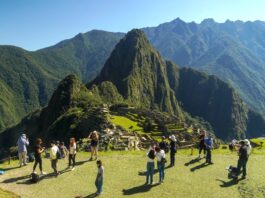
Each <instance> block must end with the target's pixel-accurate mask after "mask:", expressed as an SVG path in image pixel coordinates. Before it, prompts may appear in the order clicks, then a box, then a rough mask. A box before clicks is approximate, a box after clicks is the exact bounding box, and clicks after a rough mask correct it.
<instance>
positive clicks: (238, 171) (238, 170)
mask: <svg viewBox="0 0 265 198" xmlns="http://www.w3.org/2000/svg"><path fill="white" fill-rule="evenodd" d="M241 168H242V161H241V160H238V161H237V171H236V172H237V174H236V175H237V176H239V175H240V170H241Z"/></svg>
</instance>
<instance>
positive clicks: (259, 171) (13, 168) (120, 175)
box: [0, 150, 265, 198]
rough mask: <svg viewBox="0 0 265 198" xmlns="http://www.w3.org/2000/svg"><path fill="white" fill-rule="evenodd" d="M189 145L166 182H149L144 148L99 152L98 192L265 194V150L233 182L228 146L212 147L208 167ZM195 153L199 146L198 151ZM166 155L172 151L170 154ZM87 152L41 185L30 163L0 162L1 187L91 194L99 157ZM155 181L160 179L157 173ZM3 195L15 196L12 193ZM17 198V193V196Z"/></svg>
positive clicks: (163, 196)
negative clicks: (70, 167)
mask: <svg viewBox="0 0 265 198" xmlns="http://www.w3.org/2000/svg"><path fill="white" fill-rule="evenodd" d="M189 153H190V150H183V151H182V150H181V151H180V152H178V153H177V160H176V161H177V165H176V167H174V168H168V169H166V176H165V182H164V184H162V185H157V184H155V185H153V186H145V185H144V183H145V176H144V174H143V172H144V171H145V166H146V156H145V153H144V152H142V151H136V152H132V151H128V152H106V153H100V159H102V161H103V163H104V167H105V178H104V179H105V180H104V186H103V190H104V193H103V194H102V195H101V196H100V197H106V198H112V197H113V198H117V197H137V198H138V197H139V198H142V197H150V198H151V197H159V198H171V197H172V198H173V197H180V198H181V197H189V198H190V197H191V198H193V197H194V198H197V197H198V198H199V197H203V198H212V197H214V198H218V197H220V198H223V197H233V198H237V197H243V198H249V197H255V198H256V197H257V198H259V197H260V198H264V197H265V172H264V168H263V167H264V164H265V157H264V155H257V154H253V155H251V157H250V160H249V163H248V176H249V177H248V179H246V180H241V181H239V182H234V181H232V180H229V179H228V178H227V171H226V170H225V168H226V167H227V166H228V165H230V164H232V165H235V164H236V161H237V156H236V154H230V153H229V152H228V151H227V154H225V152H224V151H221V150H217V151H213V161H214V165H209V166H204V164H203V162H204V161H203V160H201V161H196V160H194V159H195V158H196V156H195V155H193V156H190V155H189ZM194 153H196V154H197V151H194ZM167 157H168V156H167ZM88 158H89V153H78V154H77V164H78V166H77V167H76V170H74V171H65V172H64V173H63V174H61V175H60V176H59V177H58V178H55V177H52V176H49V175H48V176H45V177H43V178H42V180H41V181H40V182H39V183H37V184H31V183H30V182H29V181H28V179H29V178H28V175H29V174H30V173H31V170H32V164H29V165H28V166H26V167H23V168H17V162H16V161H15V162H12V164H11V165H0V169H6V172H5V174H4V175H1V176H0V188H2V189H6V190H9V191H12V192H14V193H16V194H18V195H20V196H21V197H26V198H31V197H32V198H33V197H34V198H35V197H38V198H42V197H48V198H60V197H63V198H68V197H69V198H73V197H75V196H77V195H82V196H83V197H93V196H91V194H92V193H94V192H95V190H96V189H95V186H94V180H95V177H96V173H97V168H96V165H95V161H93V162H90V161H89V162H88V161H87V159H88ZM66 166H67V162H66V160H60V161H59V166H58V167H59V170H63V169H65V167H66ZM44 170H45V171H46V172H47V173H50V172H51V171H52V170H51V168H50V161H49V160H48V159H44ZM154 180H155V181H157V180H158V174H155V176H154ZM1 193H2V191H1V190H0V197H1V198H2V197H8V198H9V197H12V195H10V196H8V194H6V195H3V196H1V195H2V194H1ZM13 197H14V196H13Z"/></svg>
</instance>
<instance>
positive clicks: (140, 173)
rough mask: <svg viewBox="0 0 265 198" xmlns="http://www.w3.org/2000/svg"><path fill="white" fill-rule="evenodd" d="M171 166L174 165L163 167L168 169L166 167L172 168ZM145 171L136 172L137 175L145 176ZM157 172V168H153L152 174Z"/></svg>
mask: <svg viewBox="0 0 265 198" xmlns="http://www.w3.org/2000/svg"><path fill="white" fill-rule="evenodd" d="M173 167H174V166H170V165H168V166H166V167H165V170H166V169H168V168H173ZM146 173H147V172H146V171H139V172H138V175H139V176H146ZM157 173H158V170H157V169H155V170H154V174H157Z"/></svg>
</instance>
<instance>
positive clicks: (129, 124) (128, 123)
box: [111, 115, 143, 131]
mask: <svg viewBox="0 0 265 198" xmlns="http://www.w3.org/2000/svg"><path fill="white" fill-rule="evenodd" d="M111 122H112V123H114V124H115V125H119V126H122V127H123V128H124V129H126V130H127V131H143V128H142V127H140V126H138V124H137V122H135V121H133V120H131V119H129V118H127V117H124V116H116V115H115V116H112V117H111Z"/></svg>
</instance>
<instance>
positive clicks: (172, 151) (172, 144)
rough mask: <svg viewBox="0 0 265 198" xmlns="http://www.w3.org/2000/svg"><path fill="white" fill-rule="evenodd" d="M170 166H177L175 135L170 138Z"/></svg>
mask: <svg viewBox="0 0 265 198" xmlns="http://www.w3.org/2000/svg"><path fill="white" fill-rule="evenodd" d="M169 145H170V166H171V167H173V166H175V156H176V153H177V139H176V137H175V135H171V136H170V144H169Z"/></svg>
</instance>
